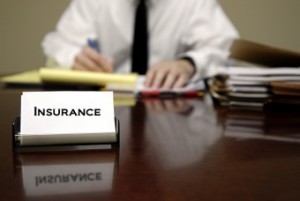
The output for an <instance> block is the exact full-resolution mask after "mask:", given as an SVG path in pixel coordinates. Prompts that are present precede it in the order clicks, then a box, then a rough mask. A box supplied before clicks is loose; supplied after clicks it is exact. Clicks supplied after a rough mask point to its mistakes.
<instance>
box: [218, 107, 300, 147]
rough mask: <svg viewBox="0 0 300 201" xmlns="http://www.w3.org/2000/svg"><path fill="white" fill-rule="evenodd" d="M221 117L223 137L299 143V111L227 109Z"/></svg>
mask: <svg viewBox="0 0 300 201" xmlns="http://www.w3.org/2000/svg"><path fill="white" fill-rule="evenodd" d="M220 111H221V110H220ZM221 116H223V118H224V119H223V125H224V136H225V137H230V138H237V139H243V140H247V139H251V140H268V141H277V142H288V143H300V132H299V128H300V118H299V110H293V111H292V110H284V111H280V112H279V111H278V110H277V111H276V110H259V109H256V110H253V109H252V110H246V109H241V108H227V109H223V114H222V115H221Z"/></svg>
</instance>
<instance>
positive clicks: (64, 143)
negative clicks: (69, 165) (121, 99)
mask: <svg viewBox="0 0 300 201" xmlns="http://www.w3.org/2000/svg"><path fill="white" fill-rule="evenodd" d="M115 127H116V129H115V130H116V132H115V133H113V134H111V133H110V134H108V133H99V134H88V133H80V134H49V135H21V134H20V128H21V119H20V117H17V118H16V119H15V120H14V121H13V124H12V141H13V150H14V151H15V152H26V151H29V152H31V151H68V150H92V149H114V148H118V147H119V145H120V122H119V120H118V119H117V118H115Z"/></svg>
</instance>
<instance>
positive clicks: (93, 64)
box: [72, 47, 113, 73]
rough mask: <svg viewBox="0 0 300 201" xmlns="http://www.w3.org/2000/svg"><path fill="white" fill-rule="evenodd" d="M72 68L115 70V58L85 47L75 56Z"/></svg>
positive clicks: (101, 70)
mask: <svg viewBox="0 0 300 201" xmlns="http://www.w3.org/2000/svg"><path fill="white" fill-rule="evenodd" d="M72 69H74V70H87V71H98V72H108V73H110V72H112V71H113V59H112V58H110V57H108V56H105V55H103V54H100V53H98V52H97V51H95V50H93V49H92V48H90V47H84V48H83V49H82V51H81V52H80V53H79V54H77V55H76V56H75V61H74V64H73V67H72Z"/></svg>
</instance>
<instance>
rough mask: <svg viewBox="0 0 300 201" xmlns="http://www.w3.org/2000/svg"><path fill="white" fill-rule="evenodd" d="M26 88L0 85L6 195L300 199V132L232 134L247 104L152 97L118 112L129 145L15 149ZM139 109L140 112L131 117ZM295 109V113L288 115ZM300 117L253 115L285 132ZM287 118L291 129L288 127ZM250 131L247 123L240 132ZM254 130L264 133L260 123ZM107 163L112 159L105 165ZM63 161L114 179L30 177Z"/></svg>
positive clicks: (1, 173)
mask: <svg viewBox="0 0 300 201" xmlns="http://www.w3.org/2000/svg"><path fill="white" fill-rule="evenodd" d="M29 90H32V89H29ZM20 94H21V90H18V89H2V90H1V92H0V101H1V104H0V128H1V134H0V163H1V165H0V191H1V199H0V200H1V201H21V200H30V201H31V200H33V201H37V200H43V201H45V200H46V201H47V200H49V201H50V200H55V201H60V200H72V201H77V200H84V201H88V200H97V201H99V200H101V201H105V200H115V201H126V200H128V201H167V200H168V201H169V200H170V201H199V200H205V201H210V200H214V201H220V200H230V201H234V200H237V201H241V200H242V201H248V200H249V201H254V200H255V201H258V200H264V201H267V200H268V201H269V200H272V201H277V200H282V201H293V200H295V201H296V200H299V199H300V190H299V187H300V143H296V139H295V138H291V139H292V140H291V141H290V142H284V141H282V140H280V139H281V138H279V140H278V139H277V138H276V139H270V140H267V139H248V138H239V139H237V138H235V137H231V135H230V132H229V131H228V129H230V124H231V123H232V122H230V121H231V120H230V118H232V117H238V113H239V111H238V112H237V111H233V113H231V112H228V111H226V110H223V109H216V108H213V107H212V106H211V105H210V104H208V103H207V102H206V101H203V100H196V101H188V102H177V103H176V104H177V106H181V108H182V109H184V110H182V111H180V110H178V108H174V107H173V106H174V104H175V102H159V101H152V102H147V104H146V105H147V107H145V104H143V103H138V104H137V105H136V106H135V107H133V108H131V107H124V106H123V107H117V108H116V116H117V117H118V118H119V119H120V122H121V146H120V149H119V150H117V151H116V150H111V151H101V150H98V151H83V152H64V153H27V154H14V153H13V151H12V140H11V138H12V137H11V122H12V120H13V119H14V118H15V117H16V116H17V115H19V111H20ZM187 104H190V105H192V107H193V108H192V109H191V108H189V107H187V106H188V105H187ZM166 108H169V110H173V111H174V110H175V109H176V110H178V111H177V112H179V113H177V112H168V111H167V110H166ZM183 111H184V112H183ZM131 113H134V114H135V117H133V118H131V116H132V115H131ZM256 113H257V111H251V112H246V113H245V112H244V113H242V115H240V114H239V115H240V116H239V117H242V116H244V117H249V118H250V117H251V119H252V120H253V119H255V118H254V116H255V115H257V114H256ZM298 114H299V113H298ZM260 115H261V116H260ZM289 116H293V117H294V118H292V119H293V120H291V121H281V120H285V119H286V118H287V117H289ZM297 117H299V115H298V116H297V115H296V114H295V113H294V114H291V115H290V114H286V113H283V112H272V113H271V114H265V113H264V112H258V116H257V118H256V119H255V120H256V121H249V122H252V124H255V125H256V126H257V125H259V126H260V125H262V128H263V131H264V132H267V133H269V134H270V132H271V130H272V128H276V129H275V131H278V132H277V134H278V133H279V134H284V132H295V133H296V134H299V133H300V128H299V127H298V128H297V124H299V120H298V119H299V118H297ZM131 119H133V121H134V122H133V123H132V122H131V121H132V120H131ZM143 122H144V123H143ZM249 122H248V124H247V122H244V124H245V125H249ZM253 122H254V123H253ZM259 122H261V124H259ZM284 122H286V123H287V124H288V126H287V127H286V128H289V129H286V130H285V129H284V128H285V127H284V125H285V124H283V123H284ZM240 123H241V122H240ZM233 124H234V122H233ZM252 124H251V125H252ZM268 126H271V127H272V126H273V127H272V128H270V127H268ZM246 127H247V126H246ZM250 128H251V126H250ZM237 130H238V129H237ZM249 132H250V131H249V129H248V131H247V132H245V131H243V130H241V129H240V130H238V131H235V134H240V135H243V134H245V133H249ZM251 132H257V133H259V131H257V130H255V129H254V130H252V131H251ZM272 132H273V131H272ZM252 136H253V135H252ZM293 139H295V140H293ZM103 164H110V166H106V168H105V167H104V166H103ZM107 167H110V168H107ZM47 168H48V169H47ZM55 168H58V169H59V170H61V171H64V172H65V174H68V171H69V170H70V171H71V170H74V169H76V168H79V169H80V170H82V171H86V172H89V171H91V172H95V171H98V170H99V171H103V175H102V178H101V179H102V180H103V181H105V182H106V183H105V185H102V184H99V183H93V182H92V183H90V184H88V185H89V186H88V187H87V186H86V183H84V182H87V181H85V180H83V181H82V182H70V178H69V180H68V179H65V180H64V181H61V180H59V181H60V182H59V181H58V180H57V181H56V182H54V181H53V180H52V182H51V181H50V180H48V183H47V184H48V185H44V186H43V185H42V184H41V183H40V184H39V185H38V187H37V185H34V184H30V183H28V178H29V177H30V176H31V175H30V174H34V173H36V174H37V175H39V174H40V175H39V176H42V173H43V171H44V172H45V171H46V170H50V171H51V172H52V170H53V169H55ZM95 168H96V169H95ZM102 168H103V169H102ZM38 171H40V172H38ZM94 176H95V175H94ZM93 178H95V177H93ZM100 183H101V181H100ZM40 187H41V188H40ZM39 188H40V189H39Z"/></svg>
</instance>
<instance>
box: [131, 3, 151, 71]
mask: <svg viewBox="0 0 300 201" xmlns="http://www.w3.org/2000/svg"><path fill="white" fill-rule="evenodd" d="M145 1H146V0H139V4H138V6H137V9H136V13H135V25H134V38H133V46H132V53H131V54H132V55H131V56H132V58H131V59H132V63H131V64H132V69H131V71H132V72H136V73H139V74H141V75H144V74H146V71H147V68H148V28H147V27H148V26H147V8H146V2H145Z"/></svg>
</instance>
